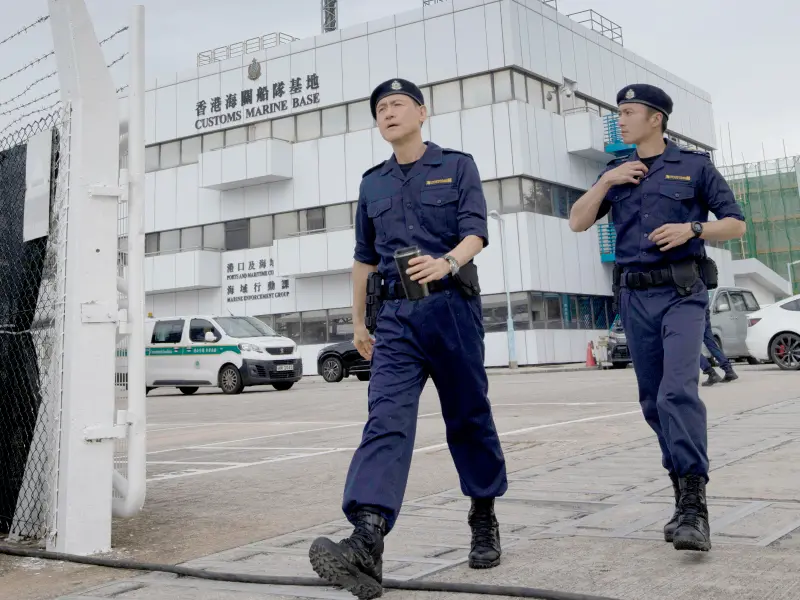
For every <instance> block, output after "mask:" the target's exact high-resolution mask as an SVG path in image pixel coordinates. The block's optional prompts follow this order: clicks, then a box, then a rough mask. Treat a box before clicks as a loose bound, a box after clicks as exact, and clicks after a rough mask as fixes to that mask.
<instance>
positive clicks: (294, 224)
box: [275, 212, 300, 240]
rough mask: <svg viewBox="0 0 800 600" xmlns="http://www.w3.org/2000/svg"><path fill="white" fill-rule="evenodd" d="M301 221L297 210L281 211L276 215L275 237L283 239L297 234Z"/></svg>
mask: <svg viewBox="0 0 800 600" xmlns="http://www.w3.org/2000/svg"><path fill="white" fill-rule="evenodd" d="M298 231H300V229H299V222H298V218H297V213H296V212H287V213H280V214H277V215H275V239H276V240H282V239H285V238H288V237H290V236H291V235H294V234H296V233H297V232H298Z"/></svg>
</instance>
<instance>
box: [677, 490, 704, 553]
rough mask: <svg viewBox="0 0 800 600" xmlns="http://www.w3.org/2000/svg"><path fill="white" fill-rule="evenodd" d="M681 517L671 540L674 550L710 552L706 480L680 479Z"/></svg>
mask: <svg viewBox="0 0 800 600" xmlns="http://www.w3.org/2000/svg"><path fill="white" fill-rule="evenodd" d="M680 486H681V501H680V511H681V516H680V518H679V519H678V528H677V529H676V530H675V534H674V535H673V538H672V544H673V546H675V549H676V550H700V551H702V552H708V551H709V550H711V528H710V527H709V525H708V506H707V505H706V480H705V478H704V477H702V476H700V475H687V476H686V477H682V478H681V479H680Z"/></svg>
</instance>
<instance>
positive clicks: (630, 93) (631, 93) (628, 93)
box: [625, 88, 636, 100]
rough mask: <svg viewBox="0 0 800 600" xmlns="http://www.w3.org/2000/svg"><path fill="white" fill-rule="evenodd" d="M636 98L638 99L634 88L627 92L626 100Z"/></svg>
mask: <svg viewBox="0 0 800 600" xmlns="http://www.w3.org/2000/svg"><path fill="white" fill-rule="evenodd" d="M635 97H636V92H634V91H633V88H631V89H629V90H628V91H627V92H625V98H627V99H628V100H630V99H631V98H635Z"/></svg>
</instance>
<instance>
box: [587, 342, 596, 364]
mask: <svg viewBox="0 0 800 600" xmlns="http://www.w3.org/2000/svg"><path fill="white" fill-rule="evenodd" d="M593 350H594V343H593V342H592V341H589V344H588V345H587V346H586V366H587V367H596V366H597V362H596V361H595V360H594V352H593Z"/></svg>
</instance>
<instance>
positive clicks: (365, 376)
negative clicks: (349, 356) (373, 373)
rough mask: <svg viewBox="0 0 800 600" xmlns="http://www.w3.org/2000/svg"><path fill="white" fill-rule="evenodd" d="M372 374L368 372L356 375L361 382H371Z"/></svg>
mask: <svg viewBox="0 0 800 600" xmlns="http://www.w3.org/2000/svg"><path fill="white" fill-rule="evenodd" d="M369 375H370V372H369V371H367V372H366V373H356V377H358V380H359V381H369Z"/></svg>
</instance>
